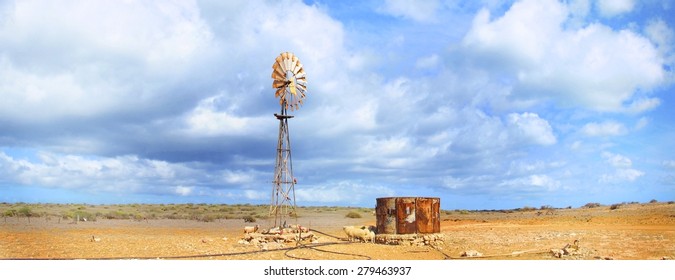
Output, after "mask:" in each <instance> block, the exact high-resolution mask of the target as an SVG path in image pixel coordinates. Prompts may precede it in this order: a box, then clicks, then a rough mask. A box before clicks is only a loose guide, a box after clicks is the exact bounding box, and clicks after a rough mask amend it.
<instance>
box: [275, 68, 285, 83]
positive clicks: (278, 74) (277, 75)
mask: <svg viewBox="0 0 675 280" xmlns="http://www.w3.org/2000/svg"><path fill="white" fill-rule="evenodd" d="M272 79H274V80H275V81H283V80H285V79H286V77H285V75H282V74H281V71H277V69H274V71H272Z"/></svg>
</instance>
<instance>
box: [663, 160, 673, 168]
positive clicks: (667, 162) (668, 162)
mask: <svg viewBox="0 0 675 280" xmlns="http://www.w3.org/2000/svg"><path fill="white" fill-rule="evenodd" d="M661 165H663V166H664V167H666V168H670V169H675V160H664V161H663V162H661Z"/></svg>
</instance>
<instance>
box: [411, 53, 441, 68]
mask: <svg viewBox="0 0 675 280" xmlns="http://www.w3.org/2000/svg"><path fill="white" fill-rule="evenodd" d="M439 62H440V56H438V55H437V54H432V55H430V56H425V57H421V58H419V59H417V61H416V62H415V67H416V68H418V69H429V68H435V67H437V66H438V63H439Z"/></svg>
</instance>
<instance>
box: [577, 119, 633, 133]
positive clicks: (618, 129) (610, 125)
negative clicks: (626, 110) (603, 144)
mask: <svg viewBox="0 0 675 280" xmlns="http://www.w3.org/2000/svg"><path fill="white" fill-rule="evenodd" d="M581 132H583V133H584V134H586V135H587V136H591V137H606V136H619V135H623V134H626V132H627V129H626V127H625V126H624V125H623V124H622V123H619V122H615V121H605V122H602V123H596V122H591V123H587V124H586V125H584V126H583V127H582V128H581Z"/></svg>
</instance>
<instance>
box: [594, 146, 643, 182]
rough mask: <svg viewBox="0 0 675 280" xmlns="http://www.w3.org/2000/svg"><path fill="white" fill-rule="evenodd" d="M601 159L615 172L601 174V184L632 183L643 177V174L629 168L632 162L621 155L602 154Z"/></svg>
mask: <svg viewBox="0 0 675 280" xmlns="http://www.w3.org/2000/svg"><path fill="white" fill-rule="evenodd" d="M602 157H603V158H604V159H605V160H606V161H607V163H609V164H610V165H611V166H612V167H614V168H615V170H614V173H610V174H603V175H602V176H601V177H600V182H601V183H620V182H633V181H635V180H637V179H638V178H639V177H641V176H643V175H645V173H644V172H642V171H640V170H637V169H633V168H631V167H632V166H633V162H632V161H631V160H630V159H629V158H627V157H625V156H623V155H620V154H613V153H610V152H603V153H602Z"/></svg>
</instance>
